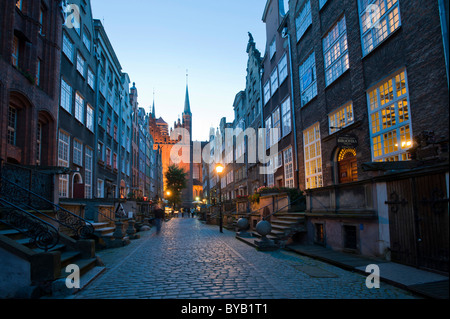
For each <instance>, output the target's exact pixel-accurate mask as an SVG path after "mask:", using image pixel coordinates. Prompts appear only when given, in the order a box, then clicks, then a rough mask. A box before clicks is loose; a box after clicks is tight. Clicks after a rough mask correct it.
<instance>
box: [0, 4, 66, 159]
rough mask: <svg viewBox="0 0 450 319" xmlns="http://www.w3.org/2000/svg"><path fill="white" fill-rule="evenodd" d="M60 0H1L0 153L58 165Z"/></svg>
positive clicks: (8, 157)
mask: <svg viewBox="0 0 450 319" xmlns="http://www.w3.org/2000/svg"><path fill="white" fill-rule="evenodd" d="M62 24H63V16H62V14H61V8H60V1H52V0H45V1H3V2H2V10H1V13H0V34H1V41H0V70H1V75H0V118H1V120H0V136H1V139H0V158H2V159H3V160H4V161H6V162H10V163H15V164H23V165H38V166H56V164H57V163H56V154H57V144H56V140H57V138H56V132H57V122H58V102H59V61H60V52H61V51H60V48H61V45H60V43H61V28H62Z"/></svg>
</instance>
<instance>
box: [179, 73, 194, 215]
mask: <svg viewBox="0 0 450 319" xmlns="http://www.w3.org/2000/svg"><path fill="white" fill-rule="evenodd" d="M182 117H183V120H182V121H183V122H182V126H183V128H184V129H186V130H187V131H188V132H189V136H185V138H186V140H188V141H189V164H188V165H186V172H187V173H188V175H187V183H186V184H187V185H186V186H187V188H186V190H185V196H183V206H185V207H189V208H190V207H192V202H193V161H194V154H193V149H194V148H193V143H192V113H191V104H190V101H189V84H188V74H187V72H186V96H185V99H184V111H183V115H182Z"/></svg>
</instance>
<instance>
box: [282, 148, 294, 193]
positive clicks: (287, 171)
mask: <svg viewBox="0 0 450 319" xmlns="http://www.w3.org/2000/svg"><path fill="white" fill-rule="evenodd" d="M283 153H284V180H285V187H288V188H294V161H293V157H292V147H290V148H288V149H287V150H285V151H284V152H283Z"/></svg>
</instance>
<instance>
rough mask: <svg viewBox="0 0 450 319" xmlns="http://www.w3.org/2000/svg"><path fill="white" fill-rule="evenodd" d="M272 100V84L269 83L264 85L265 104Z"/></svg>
mask: <svg viewBox="0 0 450 319" xmlns="http://www.w3.org/2000/svg"><path fill="white" fill-rule="evenodd" d="M269 100H270V82H269V81H267V82H266V84H265V85H264V104H267V102H269Z"/></svg>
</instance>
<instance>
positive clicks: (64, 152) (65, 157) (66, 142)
mask: <svg viewBox="0 0 450 319" xmlns="http://www.w3.org/2000/svg"><path fill="white" fill-rule="evenodd" d="M69 150H70V136H69V135H68V134H66V133H64V132H63V131H59V148H58V166H61V167H69Z"/></svg>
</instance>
